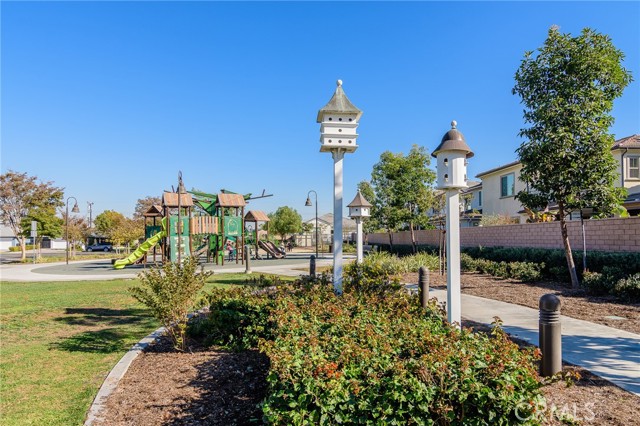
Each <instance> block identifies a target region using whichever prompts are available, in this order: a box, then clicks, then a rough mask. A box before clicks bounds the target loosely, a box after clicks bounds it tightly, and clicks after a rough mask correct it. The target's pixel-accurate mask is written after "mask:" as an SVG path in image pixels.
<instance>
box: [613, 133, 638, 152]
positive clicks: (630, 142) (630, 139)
mask: <svg viewBox="0 0 640 426" xmlns="http://www.w3.org/2000/svg"><path fill="white" fill-rule="evenodd" d="M624 148H640V135H631V136H627V137H626V138H622V139H618V140H617V141H616V143H614V144H613V147H612V148H611V149H624Z"/></svg>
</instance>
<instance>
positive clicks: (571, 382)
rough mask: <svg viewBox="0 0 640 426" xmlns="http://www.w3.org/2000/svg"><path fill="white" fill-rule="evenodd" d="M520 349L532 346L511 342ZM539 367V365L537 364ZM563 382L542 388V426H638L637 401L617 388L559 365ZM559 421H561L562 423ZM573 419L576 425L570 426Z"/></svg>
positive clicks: (476, 326)
mask: <svg viewBox="0 0 640 426" xmlns="http://www.w3.org/2000/svg"><path fill="white" fill-rule="evenodd" d="M462 326H463V327H469V328H472V329H473V330H474V331H476V332H480V333H488V332H489V331H490V330H491V328H490V327H489V326H488V325H486V324H480V323H477V322H474V321H466V320H465V321H462ZM511 340H513V341H514V342H515V343H516V344H518V345H519V346H520V347H521V348H524V347H531V346H532V345H531V344H530V343H528V342H526V341H524V340H521V339H516V338H513V337H512V338H511ZM538 367H539V364H538ZM562 370H563V375H564V376H565V378H564V379H563V380H556V381H554V382H552V383H548V384H546V385H545V386H543V387H542V394H543V395H544V397H545V403H544V404H539V405H538V407H537V408H538V409H539V410H540V412H539V418H540V420H542V421H543V424H545V425H552V426H556V425H566V424H582V425H585V426H629V425H635V424H638V413H637V410H638V409H637V407H639V406H640V397H639V396H636V395H634V394H632V393H630V392H627V391H625V390H624V389H621V388H619V387H617V386H616V385H614V384H612V383H611V382H608V381H607V380H605V379H603V378H601V377H598V376H596V375H595V374H592V373H591V372H589V371H588V370H585V369H584V368H582V367H579V366H575V365H572V364H568V363H566V362H563V363H562ZM561 419H564V420H565V421H564V422H562V421H561ZM569 419H574V420H576V421H578V423H571V422H570V421H569Z"/></svg>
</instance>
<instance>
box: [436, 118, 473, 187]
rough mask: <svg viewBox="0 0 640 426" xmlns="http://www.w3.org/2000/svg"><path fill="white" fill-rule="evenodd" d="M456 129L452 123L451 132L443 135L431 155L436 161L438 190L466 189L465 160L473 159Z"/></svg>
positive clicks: (471, 153)
mask: <svg viewBox="0 0 640 426" xmlns="http://www.w3.org/2000/svg"><path fill="white" fill-rule="evenodd" d="M456 127H457V123H456V122H455V121H452V122H451V130H449V131H448V132H447V133H445V135H444V136H443V137H442V141H441V142H440V145H438V147H437V148H436V149H435V151H433V153H432V154H431V155H432V156H433V157H435V158H436V159H437V180H436V187H437V188H438V189H460V188H466V187H467V158H471V157H473V152H471V149H470V148H469V145H467V142H466V141H465V139H464V136H463V135H462V133H461V132H460V131H459V130H458V129H457V128H456Z"/></svg>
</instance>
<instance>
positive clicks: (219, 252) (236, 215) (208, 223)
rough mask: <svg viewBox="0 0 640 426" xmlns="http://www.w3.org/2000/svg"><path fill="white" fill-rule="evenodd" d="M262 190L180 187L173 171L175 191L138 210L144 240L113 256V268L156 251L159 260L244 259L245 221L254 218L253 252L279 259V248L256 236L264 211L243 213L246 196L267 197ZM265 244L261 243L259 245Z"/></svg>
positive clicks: (145, 259)
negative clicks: (241, 191)
mask: <svg viewBox="0 0 640 426" xmlns="http://www.w3.org/2000/svg"><path fill="white" fill-rule="evenodd" d="M269 196H270V195H265V194H264V192H263V194H262V195H261V196H258V197H254V198H251V194H247V195H241V194H237V193H233V192H230V191H226V190H224V189H223V190H221V192H220V193H218V194H208V193H204V192H200V191H195V190H192V191H186V190H185V189H184V185H183V184H182V176H181V175H179V184H178V192H168V191H165V192H164V193H163V195H162V205H154V206H151V207H150V208H149V209H148V210H147V211H146V212H145V213H144V214H143V216H144V227H145V238H146V240H145V241H144V242H143V243H142V244H140V245H139V246H138V247H137V248H136V250H135V251H134V252H133V253H131V254H130V255H129V256H127V257H126V258H124V259H119V260H116V261H115V262H114V264H113V266H114V268H116V269H122V268H124V267H125V266H127V265H132V264H134V263H145V264H146V263H147V262H148V260H149V256H151V255H153V262H154V263H155V262H157V258H156V256H158V255H160V256H161V260H162V262H180V261H181V260H183V259H185V258H187V257H189V256H197V257H202V256H205V257H206V262H215V263H216V264H222V265H224V263H225V253H226V254H228V259H229V261H232V260H235V262H236V263H242V264H244V259H245V243H246V241H245V234H246V230H245V222H253V223H255V236H254V237H253V238H251V240H252V241H251V243H252V246H254V247H255V256H256V258H257V257H258V249H259V248H262V249H263V250H265V251H266V252H267V256H271V257H273V258H281V257H283V256H282V253H281V252H280V251H279V250H278V249H277V248H276V247H275V245H273V243H270V242H268V244H264V243H265V242H264V241H261V240H260V233H259V231H258V223H259V222H266V223H267V238H268V221H269V218H268V216H267V215H266V214H265V213H264V212H262V211H258V210H251V211H249V212H248V213H247V215H246V216H245V213H244V210H245V206H246V205H247V201H248V200H251V199H256V198H264V197H269ZM265 247H266V248H265Z"/></svg>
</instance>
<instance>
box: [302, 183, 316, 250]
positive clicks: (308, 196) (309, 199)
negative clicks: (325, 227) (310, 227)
mask: <svg viewBox="0 0 640 426" xmlns="http://www.w3.org/2000/svg"><path fill="white" fill-rule="evenodd" d="M312 192H313V193H314V194H315V198H316V259H317V258H318V193H317V192H316V191H314V190H313V189H312V190H311V191H309V192H308V193H307V202H306V203H304V205H305V206H307V207H311V206H312V204H311V197H310V196H311V193H312Z"/></svg>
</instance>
